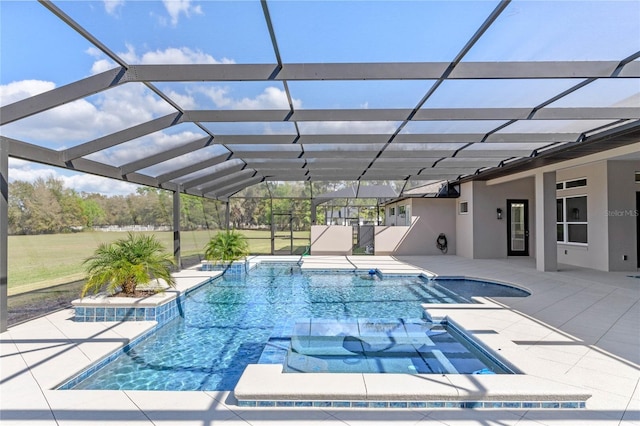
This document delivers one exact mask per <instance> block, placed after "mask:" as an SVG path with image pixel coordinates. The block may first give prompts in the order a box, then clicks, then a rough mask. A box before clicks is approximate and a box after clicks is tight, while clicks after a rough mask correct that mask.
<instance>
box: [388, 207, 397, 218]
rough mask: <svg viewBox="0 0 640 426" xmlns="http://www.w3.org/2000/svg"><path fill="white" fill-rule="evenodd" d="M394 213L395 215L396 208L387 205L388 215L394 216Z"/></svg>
mask: <svg viewBox="0 0 640 426" xmlns="http://www.w3.org/2000/svg"><path fill="white" fill-rule="evenodd" d="M395 215H396V208H395V207H389V216H395Z"/></svg>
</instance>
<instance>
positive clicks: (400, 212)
mask: <svg viewBox="0 0 640 426" xmlns="http://www.w3.org/2000/svg"><path fill="white" fill-rule="evenodd" d="M406 212H407V211H406V207H405V206H398V215H400V216H403V215H404V214H405V213H406Z"/></svg>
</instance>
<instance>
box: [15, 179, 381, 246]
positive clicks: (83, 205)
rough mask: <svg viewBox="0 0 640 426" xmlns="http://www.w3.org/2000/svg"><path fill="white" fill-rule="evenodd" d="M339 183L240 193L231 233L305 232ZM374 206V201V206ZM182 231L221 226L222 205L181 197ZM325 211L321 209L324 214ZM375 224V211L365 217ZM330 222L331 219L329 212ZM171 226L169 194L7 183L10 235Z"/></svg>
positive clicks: (277, 185) (268, 186) (270, 186)
mask: <svg viewBox="0 0 640 426" xmlns="http://www.w3.org/2000/svg"><path fill="white" fill-rule="evenodd" d="M345 185H346V183H344V182H334V183H322V182H314V183H313V187H312V186H311V184H309V183H308V182H269V183H265V184H261V185H254V186H250V187H248V188H246V189H244V190H243V191H242V192H241V193H239V194H238V197H237V198H231V200H230V201H229V206H228V209H229V226H231V227H233V228H236V229H269V228H270V227H271V226H272V222H273V224H274V226H275V227H276V229H277V230H289V229H290V228H293V230H294V231H300V230H307V229H309V227H310V225H311V197H312V193H313V194H322V193H326V192H331V191H335V190H337V189H340V188H341V187H344V186H345ZM371 202H372V200H362V199H350V200H349V199H347V200H345V199H336V200H332V201H328V202H326V203H324V204H322V205H321V208H319V209H318V216H317V223H323V222H324V215H325V213H324V212H325V211H327V212H328V211H329V209H333V208H334V206H336V208H340V207H344V206H358V205H371ZM373 203H374V205H375V200H374V201H373ZM180 205H181V211H180V227H181V229H183V230H197V229H222V228H224V227H226V211H227V203H226V202H224V201H218V200H211V199H207V198H202V197H197V196H193V195H188V194H180ZM324 209H326V210H324ZM367 214H368V215H370V216H371V217H370V218H369V219H375V212H370V213H367ZM329 217H334V215H333V213H331V214H330V216H329ZM172 225H173V194H172V192H171V191H166V190H162V189H156V188H149V187H139V188H138V189H137V190H136V192H135V193H132V194H128V195H112V196H106V195H103V194H98V193H85V192H77V191H75V190H74V189H72V188H67V187H65V185H64V181H63V180H62V179H57V178H55V177H53V176H51V177H48V178H38V179H36V180H35V181H33V182H27V181H20V180H16V181H13V182H10V183H9V203H8V229H9V234H10V235H31V234H53V233H64V232H80V231H84V230H91V229H95V228H100V227H107V226H118V227H127V226H148V227H155V228H158V227H160V228H161V227H167V228H171V227H172Z"/></svg>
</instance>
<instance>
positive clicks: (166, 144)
mask: <svg viewBox="0 0 640 426" xmlns="http://www.w3.org/2000/svg"><path fill="white" fill-rule="evenodd" d="M201 137H203V135H202V134H200V133H194V132H191V131H184V132H180V133H175V134H166V133H164V132H155V133H152V134H150V135H147V136H145V137H142V138H140V139H138V140H136V141H132V142H127V143H124V144H122V145H120V146H117V147H114V148H112V149H110V150H108V151H103V152H96V153H95V154H91V155H89V156H87V158H90V159H91V160H94V161H99V162H101V163H105V164H110V165H115V166H121V165H123V164H127V163H130V162H132V161H136V160H139V159H141V158H144V157H146V156H149V155H153V154H155V153H158V152H163V151H167V150H169V149H171V148H175V147H177V146H180V145H184V144H185V143H188V142H191V141H194V140H196V139H199V138H201Z"/></svg>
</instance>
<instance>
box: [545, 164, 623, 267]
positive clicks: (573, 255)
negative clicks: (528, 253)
mask: <svg viewBox="0 0 640 426" xmlns="http://www.w3.org/2000/svg"><path fill="white" fill-rule="evenodd" d="M580 178H586V179H587V186H586V188H585V187H582V188H571V189H565V190H562V191H557V192H556V195H557V197H566V196H574V195H586V196H587V221H588V224H587V240H588V244H587V245H586V246H584V245H576V244H564V243H558V263H564V264H568V265H575V266H581V267H585V268H593V269H600V270H603V271H607V270H608V269H609V238H608V233H609V220H608V217H607V209H608V207H607V206H608V195H607V192H608V189H607V162H606V161H597V162H594V163H589V164H585V165H582V166H577V167H571V168H568V169H562V170H558V171H557V172H556V180H557V181H558V182H562V181H567V180H574V179H580ZM632 178H633V177H632ZM630 230H631V228H630V229H629V230H628V231H630Z"/></svg>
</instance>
